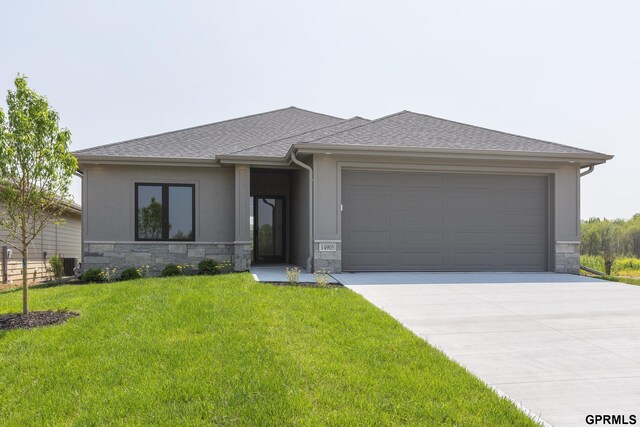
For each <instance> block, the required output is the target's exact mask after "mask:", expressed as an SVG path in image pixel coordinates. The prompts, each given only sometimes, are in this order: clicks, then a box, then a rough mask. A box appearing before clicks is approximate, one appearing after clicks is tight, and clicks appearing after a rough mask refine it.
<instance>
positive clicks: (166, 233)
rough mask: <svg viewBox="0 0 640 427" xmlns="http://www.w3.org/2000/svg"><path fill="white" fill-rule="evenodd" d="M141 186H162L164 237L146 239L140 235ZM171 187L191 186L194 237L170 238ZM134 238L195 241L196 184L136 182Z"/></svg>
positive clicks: (141, 239) (147, 240)
mask: <svg viewBox="0 0 640 427" xmlns="http://www.w3.org/2000/svg"><path fill="white" fill-rule="evenodd" d="M139 187H160V188H161V191H162V238H160V239H145V238H141V237H140V236H139V235H138V232H139V224H138V221H139V218H140V215H139V209H140V208H139V206H138V188H139ZM169 187H187V188H191V229H192V231H193V237H192V238H191V239H170V238H169V204H170V203H171V200H169ZM133 197H134V203H135V207H134V221H135V223H134V227H135V231H134V239H135V241H136V242H195V241H196V185H195V184H179V183H176V184H173V183H160V182H136V183H135V189H134V196H133Z"/></svg>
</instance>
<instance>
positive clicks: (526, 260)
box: [505, 252, 545, 267]
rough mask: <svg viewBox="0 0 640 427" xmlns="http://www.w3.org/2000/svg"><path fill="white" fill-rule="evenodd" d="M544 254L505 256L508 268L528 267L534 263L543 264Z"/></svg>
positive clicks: (513, 254)
mask: <svg viewBox="0 0 640 427" xmlns="http://www.w3.org/2000/svg"><path fill="white" fill-rule="evenodd" d="M544 257H545V255H544V254H541V253H539V252H538V253H527V252H522V253H508V254H505V264H506V265H508V266H520V267H526V266H529V265H531V263H532V261H533V262H536V261H537V263H539V264H541V263H543V262H544Z"/></svg>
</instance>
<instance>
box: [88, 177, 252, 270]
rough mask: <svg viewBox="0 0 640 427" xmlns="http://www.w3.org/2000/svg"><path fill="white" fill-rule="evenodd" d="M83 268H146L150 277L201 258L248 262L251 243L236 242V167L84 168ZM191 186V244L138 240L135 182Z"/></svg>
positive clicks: (240, 264) (237, 265)
mask: <svg viewBox="0 0 640 427" xmlns="http://www.w3.org/2000/svg"><path fill="white" fill-rule="evenodd" d="M83 172H84V177H83V182H82V185H83V212H84V215H83V229H84V231H85V233H84V236H83V237H84V239H83V255H84V268H85V269H87V268H92V267H96V268H106V267H115V268H117V269H118V270H122V269H124V268H128V267H132V266H135V267H140V266H145V265H148V266H150V268H151V271H152V273H153V272H155V273H157V272H159V271H161V270H162V268H163V267H164V266H165V265H166V264H168V263H175V264H197V263H198V262H199V261H200V260H202V259H204V258H213V259H216V260H219V261H229V262H232V263H233V264H234V266H235V268H236V270H246V269H247V268H248V267H249V264H250V252H249V251H248V248H249V245H248V244H247V243H245V242H236V241H235V237H236V236H235V210H236V208H235V170H234V168H198V167H150V166H119V165H104V166H92V165H88V166H87V165H83ZM139 182H151V183H169V184H170V183H182V184H194V185H195V194H196V196H195V197H196V200H195V214H196V215H195V216H196V219H195V223H196V224H195V228H196V241H195V242H136V241H135V212H134V207H135V200H134V198H135V184H136V183H139Z"/></svg>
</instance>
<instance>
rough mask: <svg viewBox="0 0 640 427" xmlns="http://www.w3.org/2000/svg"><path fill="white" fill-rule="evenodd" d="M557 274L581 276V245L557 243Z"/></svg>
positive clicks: (576, 243)
mask: <svg viewBox="0 0 640 427" xmlns="http://www.w3.org/2000/svg"><path fill="white" fill-rule="evenodd" d="M555 271H556V273H571V274H580V243H579V242H557V243H556V269H555Z"/></svg>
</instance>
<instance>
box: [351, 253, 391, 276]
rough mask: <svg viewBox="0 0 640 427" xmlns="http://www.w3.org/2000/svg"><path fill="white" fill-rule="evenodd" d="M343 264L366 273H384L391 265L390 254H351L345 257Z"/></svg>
mask: <svg viewBox="0 0 640 427" xmlns="http://www.w3.org/2000/svg"><path fill="white" fill-rule="evenodd" d="M342 259H343V262H347V263H348V265H353V266H354V268H357V269H359V270H365V271H384V266H387V265H389V264H390V258H389V252H349V253H348V254H346V257H345V255H343V257H342Z"/></svg>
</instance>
